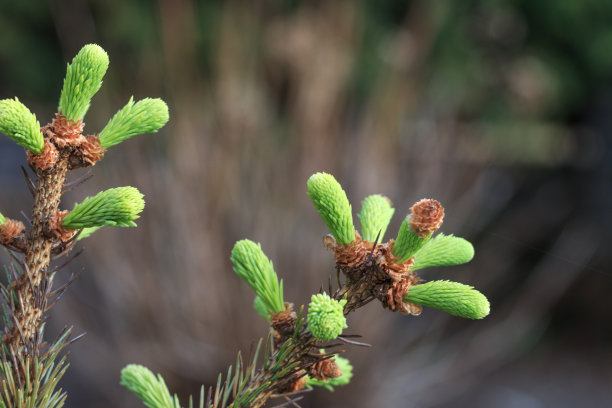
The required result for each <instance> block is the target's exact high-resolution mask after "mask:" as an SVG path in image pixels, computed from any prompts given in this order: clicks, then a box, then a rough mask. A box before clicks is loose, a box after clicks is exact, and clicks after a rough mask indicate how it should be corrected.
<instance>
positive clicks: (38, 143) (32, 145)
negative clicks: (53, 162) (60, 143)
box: [0, 98, 45, 154]
mask: <svg viewBox="0 0 612 408" xmlns="http://www.w3.org/2000/svg"><path fill="white" fill-rule="evenodd" d="M0 132H2V133H4V134H5V135H7V136H8V137H10V138H11V139H13V140H14V141H15V142H17V144H18V145H20V146H23V147H25V148H26V149H28V150H29V151H31V152H32V153H34V154H40V152H42V151H43V148H44V147H45V140H44V138H43V134H42V132H41V131H40V123H38V120H37V119H36V116H35V115H34V114H33V113H32V112H30V110H29V109H28V108H26V106H25V105H24V104H23V103H21V102H19V99H17V98H15V99H3V100H1V101H0Z"/></svg>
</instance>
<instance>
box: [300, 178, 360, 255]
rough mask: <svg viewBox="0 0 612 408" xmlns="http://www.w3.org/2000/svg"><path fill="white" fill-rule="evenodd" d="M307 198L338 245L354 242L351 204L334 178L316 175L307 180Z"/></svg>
mask: <svg viewBox="0 0 612 408" xmlns="http://www.w3.org/2000/svg"><path fill="white" fill-rule="evenodd" d="M308 196H309V197H310V199H311V200H312V202H313V203H314V205H315V207H316V209H317V211H318V212H319V215H320V216H321V218H323V222H325V225H327V228H329V231H330V232H331V233H332V235H333V236H334V238H335V239H336V242H337V243H338V245H346V244H350V243H351V242H353V241H354V240H355V226H354V225H353V215H352V212H351V204H350V203H349V201H348V198H347V197H346V193H345V192H344V190H343V189H342V186H340V183H338V182H337V181H336V179H335V178H334V176H332V175H330V174H327V173H316V174H313V175H312V176H311V177H310V179H308Z"/></svg>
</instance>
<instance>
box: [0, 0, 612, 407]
mask: <svg viewBox="0 0 612 408" xmlns="http://www.w3.org/2000/svg"><path fill="white" fill-rule="evenodd" d="M89 42H95V43H98V44H100V45H101V46H102V47H103V48H105V49H106V50H107V51H108V53H109V55H110V61H111V64H110V68H109V71H108V73H107V75H106V77H105V80H104V85H103V87H102V89H101V91H100V92H99V94H98V95H97V96H96V97H95V98H94V100H93V104H92V107H91V109H90V111H89V113H88V115H87V117H86V123H87V126H86V131H87V132H88V133H94V132H97V131H99V130H100V129H102V127H103V126H104V124H105V123H106V121H107V120H108V119H109V118H110V117H111V116H112V115H113V114H114V112H116V110H118V109H119V108H120V107H122V106H123V105H124V104H125V103H126V102H127V100H128V98H129V97H130V96H131V95H134V97H135V98H136V99H140V98H144V97H147V96H155V97H156V96H159V97H162V98H164V99H165V100H166V101H167V102H168V105H169V107H170V114H171V120H170V122H169V124H168V125H167V126H166V127H165V128H163V129H162V130H161V131H160V132H159V133H158V134H155V135H150V136H143V137H139V138H135V139H133V140H130V141H129V142H126V143H124V144H122V145H121V146H117V147H114V148H112V149H111V150H110V151H109V152H108V154H107V156H106V157H105V159H104V160H103V161H102V162H101V163H99V164H98V165H96V166H95V168H94V169H93V173H94V174H95V177H94V178H93V179H92V180H90V181H89V182H87V183H86V184H85V185H83V186H82V187H81V188H79V189H77V190H75V191H72V192H70V193H69V194H67V195H66V196H65V197H64V201H63V203H64V205H65V206H66V207H67V208H71V207H72V204H73V203H74V202H75V201H77V200H81V199H82V198H84V197H85V196H87V195H90V194H94V193H95V192H97V191H99V190H100V189H104V188H110V187H115V186H120V185H134V186H137V187H138V188H139V189H140V190H141V191H142V192H144V194H145V195H146V199H147V207H146V209H145V212H144V214H143V216H142V218H141V219H140V220H139V222H138V224H139V227H138V228H136V229H122V230H119V229H112V228H106V229H103V230H101V231H99V232H97V233H96V234H94V236H92V237H91V238H88V239H87V240H86V241H85V242H83V246H84V247H85V251H84V253H83V255H81V256H80V257H79V258H77V259H76V260H75V261H74V262H73V263H72V264H71V265H70V266H69V267H68V268H67V270H66V271H64V272H63V274H62V275H61V276H58V278H57V280H58V281H62V280H65V279H67V278H68V273H69V271H78V270H80V269H81V268H83V269H84V272H83V273H82V275H81V277H80V279H79V280H78V281H77V282H76V283H74V285H73V286H72V287H71V289H70V290H69V292H68V293H67V294H66V295H65V296H64V297H63V299H62V300H61V302H60V303H59V304H58V306H56V307H55V308H54V309H53V311H52V313H51V317H50V320H49V323H48V329H47V331H48V334H49V336H51V335H53V333H56V332H57V331H58V330H60V329H61V327H63V326H64V325H74V326H75V330H76V331H77V332H86V333H87V335H86V336H85V338H83V339H82V340H80V341H79V342H77V343H76V344H74V345H73V346H72V347H71V352H70V363H71V367H70V370H69V371H68V374H67V375H66V376H65V378H64V380H63V387H64V388H65V389H66V390H67V391H68V393H69V398H68V402H67V405H66V406H67V407H91V408H98V407H138V406H141V404H140V402H139V401H138V400H137V399H136V398H135V397H134V396H132V395H131V394H130V393H129V392H128V391H127V390H125V389H123V388H121V387H120V386H119V385H118V382H119V371H120V369H121V368H122V367H123V366H124V365H125V364H127V363H132V362H136V363H141V364H145V365H147V366H148V367H150V368H151V369H153V370H154V371H155V372H160V373H162V374H163V375H164V376H165V378H166V380H167V382H168V384H169V386H170V388H171V389H172V390H173V391H175V392H177V393H178V394H179V395H180V396H181V397H183V398H185V397H186V396H187V395H188V394H189V393H194V392H197V391H198V390H199V387H200V385H201V384H202V383H204V384H209V385H210V384H213V383H214V382H215V381H216V376H217V374H218V373H219V372H221V371H225V370H226V368H227V366H228V365H229V364H231V363H232V362H233V361H234V360H235V355H236V352H237V351H238V350H243V351H244V352H245V353H246V354H248V351H249V350H251V348H252V347H253V344H254V342H255V341H256V339H257V338H259V337H260V336H264V335H265V334H266V332H267V330H266V325H265V323H264V322H263V320H262V319H261V318H259V317H258V316H257V315H256V313H255V312H254V311H253V310H252V307H251V306H252V301H253V294H252V293H251V291H250V289H249V288H248V287H247V286H246V285H245V284H244V283H242V282H241V281H239V279H238V278H237V277H236V276H235V274H234V273H233V272H232V270H231V264H230V262H229V254H230V251H231V248H232V246H233V244H234V242H235V241H236V240H238V239H241V238H245V237H248V238H250V239H253V240H256V241H260V242H261V243H262V246H263V249H264V251H265V252H266V253H267V254H268V256H270V257H271V258H272V259H273V261H274V263H275V266H276V269H277V272H278V273H279V275H280V276H281V277H282V278H284V280H285V291H286V292H285V293H286V298H287V299H289V300H291V301H293V302H294V303H296V304H302V303H306V302H308V300H309V296H310V294H311V293H313V292H315V291H317V290H318V289H319V288H320V286H321V285H322V284H323V285H326V282H327V279H328V276H329V275H330V274H332V275H333V273H334V271H333V261H332V255H331V254H330V253H329V252H328V251H326V250H325V249H324V247H323V245H322V237H323V235H324V234H325V233H326V230H325V227H324V225H323V223H322V221H321V220H320V219H319V218H318V215H317V214H316V212H315V210H314V208H313V206H312V205H311V203H310V202H309V199H308V197H307V195H306V185H305V183H306V180H307V179H308V177H309V176H310V175H311V174H312V173H314V172H316V171H326V172H330V173H332V174H334V175H335V176H336V177H337V179H338V180H339V181H340V182H341V183H342V185H343V186H344V188H345V189H346V191H347V193H348V196H349V199H350V200H351V201H352V203H353V208H354V210H355V212H357V211H358V209H359V206H360V202H361V200H363V198H364V197H365V196H366V195H368V194H371V193H383V194H385V195H387V196H388V197H389V198H391V200H392V201H393V202H394V204H395V207H396V209H397V211H396V217H395V218H394V220H393V221H392V224H391V227H390V228H389V232H388V234H389V236H388V237H387V238H391V235H393V234H394V233H395V231H397V228H398V227H399V224H400V221H401V218H402V217H403V215H405V214H406V213H407V211H408V210H409V208H410V206H411V205H412V203H413V202H415V201H416V200H418V199H420V198H423V197H432V198H436V199H438V200H440V201H441V202H442V203H443V204H444V205H445V207H446V214H447V216H446V220H445V224H444V226H443V227H442V231H443V232H445V233H453V234H455V235H458V236H463V237H466V238H467V239H469V240H471V241H472V242H473V243H474V246H475V248H476V257H475V258H474V260H473V261H472V262H471V263H469V264H467V265H464V266H459V267H452V268H444V269H439V270H426V271H422V273H421V276H422V277H424V278H425V279H443V278H444V279H453V280H457V281H460V282H464V283H468V284H472V285H474V286H476V287H477V288H478V289H480V290H481V291H482V292H484V293H485V294H486V295H487V296H488V297H489V299H490V300H491V304H492V312H491V315H490V316H489V317H487V318H486V319H485V320H483V321H467V320H462V319H459V318H453V317H449V316H448V315H445V314H444V313H441V312H438V311H435V310H431V309H428V310H425V311H424V312H423V314H422V315H421V316H420V317H418V318H415V317H406V316H402V315H399V314H392V313H389V312H386V311H384V310H383V309H382V308H381V307H380V305H378V304H375V303H371V304H370V305H369V306H368V307H366V308H364V309H363V310H361V311H360V312H359V313H358V314H355V315H353V316H351V317H350V319H349V326H350V329H349V332H351V333H359V334H361V335H363V336H364V341H366V342H368V343H371V344H372V347H371V348H369V349H360V348H351V349H349V350H348V352H347V354H346V356H347V357H349V358H350V359H351V360H352V361H353V363H354V366H355V377H354V379H353V382H352V383H351V385H349V386H347V387H344V388H340V389H337V390H336V392H334V393H329V392H327V391H326V390H323V389H318V390H316V391H314V392H312V393H309V394H307V396H306V398H305V399H304V400H303V401H301V404H302V406H303V407H315V406H316V407H323V406H325V407H428V408H429V407H431V408H433V407H436V408H443V407H474V408H479V407H501V408H506V407H507V408H510V407H526V408H538V407H552V406H554V407H575V406H585V407H604V406H609V405H610V403H611V402H610V401H612V370H611V369H610V367H612V347H611V346H610V344H612V329H611V327H612V324H611V323H610V322H612V297H611V296H610V293H611V288H612V255H611V253H612V251H610V242H611V241H612V233H611V231H612V152H611V146H612V2H609V1H599V0H539V1H531V0H515V1H510V0H496V1H490V0H469V1H467V0H466V1H452V0H439V1H425V0H412V1H408V0H377V1H365V0H363V1H352V2H351V1H305V0H304V1H299V0H250V1H249V0H244V1H239V0H235V1H228V2H221V1H206V2H204V1H189V0H160V1H157V2H154V1H144V0H141V1H125V0H91V1H79V0H71V1H47V2H45V1H23V2H17V1H9V0H0V97H1V98H7V97H13V96H18V97H19V98H20V100H22V101H23V102H24V103H26V105H28V106H29V107H30V108H31V109H32V110H33V111H34V112H35V113H36V114H37V116H38V117H39V119H40V120H41V122H42V123H45V122H46V121H48V120H50V118H51V117H52V115H53V113H54V112H55V110H56V107H57V101H58V98H59V92H60V89H61V84H62V79H63V76H64V74H65V68H66V63H67V61H70V60H71V59H72V57H73V56H74V55H75V54H76V52H77V51H78V50H79V49H80V47H81V46H82V45H84V44H86V43H89ZM0 156H1V157H0V167H1V171H0V188H1V189H2V194H1V195H0V206H1V207H2V212H3V213H4V214H7V215H8V216H12V217H18V216H19V211H20V210H22V209H23V210H25V212H26V213H27V212H29V208H31V201H30V197H29V196H28V192H27V188H26V184H25V182H24V181H23V178H22V175H21V172H20V170H19V165H25V164H26V162H25V158H24V155H23V154H22V149H21V148H19V147H17V146H16V145H14V144H13V143H12V142H11V141H10V140H9V139H8V138H2V139H0ZM183 400H184V399H183ZM280 402H282V401H278V402H277V403H280Z"/></svg>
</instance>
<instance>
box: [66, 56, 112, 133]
mask: <svg viewBox="0 0 612 408" xmlns="http://www.w3.org/2000/svg"><path fill="white" fill-rule="evenodd" d="M107 69H108V54H106V51H104V50H103V49H102V47H100V46H99V45H96V44H87V45H85V46H84V47H83V48H81V51H79V53H78V54H77V55H76V56H75V57H74V59H73V60H72V64H68V69H67V71H66V78H65V79H64V87H63V88H62V94H61V96H60V101H59V107H58V110H59V111H60V112H61V113H62V114H63V115H64V116H66V118H68V119H69V120H72V121H74V122H76V121H78V120H79V119H83V117H84V116H85V114H86V113H87V110H88V109H89V104H90V103H91V98H93V96H94V95H95V94H96V92H98V90H99V89H100V87H101V86H102V78H103V77H104V74H105V73H106V70H107Z"/></svg>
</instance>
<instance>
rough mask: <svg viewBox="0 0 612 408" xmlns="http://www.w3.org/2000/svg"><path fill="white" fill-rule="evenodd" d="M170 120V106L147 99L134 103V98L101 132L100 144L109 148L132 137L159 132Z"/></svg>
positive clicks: (160, 101)
mask: <svg viewBox="0 0 612 408" xmlns="http://www.w3.org/2000/svg"><path fill="white" fill-rule="evenodd" d="M168 118H169V116H168V105H166V103H165V102H164V101H162V100H161V99H157V98H156V99H151V98H145V99H143V100H141V101H138V102H136V103H134V98H133V97H132V98H130V100H129V101H128V103H127V105H125V106H124V107H123V108H122V109H121V110H120V111H119V112H117V113H116V114H115V116H113V117H112V119H111V120H110V121H109V122H108V123H107V125H106V126H105V127H104V129H103V130H102V132H100V144H101V145H102V146H103V147H105V148H109V147H111V146H114V145H116V144H119V143H121V142H123V141H124V140H127V139H129V138H131V137H132V136H136V135H142V134H144V133H154V132H157V131H158V130H159V129H160V128H161V127H162V126H164V125H165V124H166V122H168Z"/></svg>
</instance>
